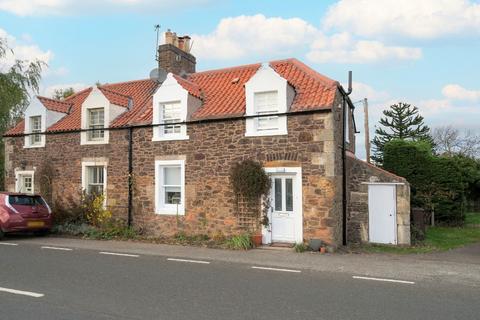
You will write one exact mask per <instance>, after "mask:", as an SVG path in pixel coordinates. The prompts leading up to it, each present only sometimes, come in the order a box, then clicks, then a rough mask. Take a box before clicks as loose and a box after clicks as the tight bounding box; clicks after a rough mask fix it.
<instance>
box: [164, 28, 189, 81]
mask: <svg viewBox="0 0 480 320" xmlns="http://www.w3.org/2000/svg"><path fill="white" fill-rule="evenodd" d="M190 49H191V44H190V37H189V36H187V35H185V36H181V37H179V36H177V34H176V33H175V32H172V31H170V29H168V30H167V32H165V43H164V44H162V45H160V46H158V67H159V68H160V69H163V70H164V71H166V72H171V73H174V74H177V75H180V76H184V75H186V74H189V73H195V65H196V59H195V57H194V56H193V55H192V54H191V53H190Z"/></svg>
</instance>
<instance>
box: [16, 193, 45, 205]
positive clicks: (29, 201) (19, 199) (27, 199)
mask: <svg viewBox="0 0 480 320" xmlns="http://www.w3.org/2000/svg"><path fill="white" fill-rule="evenodd" d="M8 203H10V204H11V205H20V206H35V205H41V206H44V205H45V202H44V201H43V199H42V197H40V196H24V195H19V196H12V195H10V196H8Z"/></svg>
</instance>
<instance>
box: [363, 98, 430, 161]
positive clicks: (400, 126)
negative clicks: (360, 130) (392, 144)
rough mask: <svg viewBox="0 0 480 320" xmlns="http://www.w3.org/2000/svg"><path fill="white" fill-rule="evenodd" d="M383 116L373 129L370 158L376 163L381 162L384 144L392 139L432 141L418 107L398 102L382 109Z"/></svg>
mask: <svg viewBox="0 0 480 320" xmlns="http://www.w3.org/2000/svg"><path fill="white" fill-rule="evenodd" d="M383 115H384V116H385V117H383V118H381V119H380V122H379V124H380V126H379V127H376V129H375V138H374V139H373V141H372V144H373V156H372V160H373V161H375V163H377V164H378V165H382V163H383V151H384V147H385V144H386V143H387V142H389V141H391V140H393V139H399V140H413V141H420V140H424V141H428V142H429V143H430V144H433V143H432V138H431V136H430V128H429V127H428V126H426V125H425V124H424V122H423V120H424V118H423V117H422V116H421V115H420V114H419V113H418V108H417V107H415V106H412V105H410V104H408V103H404V102H399V103H397V104H394V105H391V106H390V108H389V109H387V110H384V111H383Z"/></svg>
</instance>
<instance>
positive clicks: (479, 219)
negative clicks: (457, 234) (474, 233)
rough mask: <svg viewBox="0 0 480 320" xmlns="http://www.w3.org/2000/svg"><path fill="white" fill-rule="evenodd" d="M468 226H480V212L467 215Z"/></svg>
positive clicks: (466, 222)
mask: <svg viewBox="0 0 480 320" xmlns="http://www.w3.org/2000/svg"><path fill="white" fill-rule="evenodd" d="M465 224H466V225H471V224H473V225H480V212H468V213H466V214H465Z"/></svg>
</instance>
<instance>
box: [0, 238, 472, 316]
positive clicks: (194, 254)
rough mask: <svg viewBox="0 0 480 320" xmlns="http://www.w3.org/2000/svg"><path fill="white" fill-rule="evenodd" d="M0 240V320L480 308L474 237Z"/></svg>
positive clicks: (440, 312)
mask: <svg viewBox="0 0 480 320" xmlns="http://www.w3.org/2000/svg"><path fill="white" fill-rule="evenodd" d="M0 244H1V245H0V257H1V259H0V319H2V320H10V319H26V320H28V319H36V320H43V319H49V320H50V319H73V320H75V319H478V315H479V314H480V305H479V304H478V296H479V294H480V261H479V259H475V256H476V252H477V251H475V250H477V249H476V248H477V247H474V249H470V248H466V249H465V250H464V251H466V252H464V251H460V253H455V252H449V253H445V255H447V260H446V261H443V260H439V259H440V257H441V256H439V255H441V254H434V255H415V256H391V255H378V254H325V255H321V254H313V253H302V254H299V253H294V252H292V251H287V250H251V251H246V252H244V251H229V250H219V249H208V248H197V247H183V246H173V245H159V244H149V243H139V242H128V241H125V242H124V241H92V240H81V239H69V238H56V237H46V238H34V237H9V238H7V239H6V240H4V241H1V242H0ZM471 252H473V254H471ZM454 254H457V260H456V261H450V260H455V259H454V258H452V255H454ZM458 255H464V256H469V257H470V258H469V260H467V261H459V260H458ZM440 261H441V262H440Z"/></svg>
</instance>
